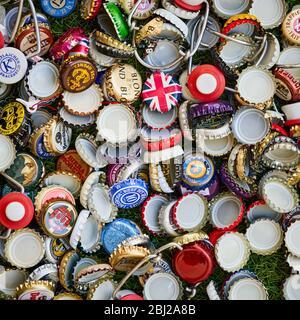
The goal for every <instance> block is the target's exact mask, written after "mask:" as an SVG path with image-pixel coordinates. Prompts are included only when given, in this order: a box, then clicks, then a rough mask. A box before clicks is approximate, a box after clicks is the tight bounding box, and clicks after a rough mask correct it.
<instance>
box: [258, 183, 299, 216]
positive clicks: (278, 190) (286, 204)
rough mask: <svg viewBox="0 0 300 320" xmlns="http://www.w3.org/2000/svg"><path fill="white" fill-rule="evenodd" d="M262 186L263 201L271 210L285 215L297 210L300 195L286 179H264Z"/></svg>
mask: <svg viewBox="0 0 300 320" xmlns="http://www.w3.org/2000/svg"><path fill="white" fill-rule="evenodd" d="M260 185H261V190H262V196H263V199H264V200H265V202H266V203H267V205H268V206H269V207H270V208H271V209H273V210H275V211H277V212H281V213H285V212H290V211H292V210H293V209H295V208H296V206H297V204H298V202H299V197H298V194H297V192H296V190H295V189H294V188H293V186H289V185H288V183H287V181H286V180H285V179H283V178H278V177H269V178H267V179H264V180H263V181H262V182H261V183H260Z"/></svg>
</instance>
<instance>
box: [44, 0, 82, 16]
mask: <svg viewBox="0 0 300 320" xmlns="http://www.w3.org/2000/svg"><path fill="white" fill-rule="evenodd" d="M40 4H41V7H42V9H43V11H44V12H45V13H47V14H48V15H49V16H51V17H54V18H64V17H66V16H68V15H69V14H71V13H72V12H73V11H74V10H75V8H76V5H77V0H40Z"/></svg>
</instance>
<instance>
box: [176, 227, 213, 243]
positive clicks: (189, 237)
mask: <svg viewBox="0 0 300 320" xmlns="http://www.w3.org/2000/svg"><path fill="white" fill-rule="evenodd" d="M204 239H209V237H208V235H207V234H206V233H205V232H204V231H202V230H200V231H198V232H190V233H187V234H184V235H182V236H179V237H176V238H174V239H173V241H174V242H176V243H178V244H181V245H184V244H188V243H191V242H196V241H201V240H204Z"/></svg>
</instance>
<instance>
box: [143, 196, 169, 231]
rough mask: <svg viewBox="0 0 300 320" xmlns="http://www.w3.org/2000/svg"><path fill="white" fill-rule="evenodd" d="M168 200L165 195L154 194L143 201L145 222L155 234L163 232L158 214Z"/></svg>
mask: <svg viewBox="0 0 300 320" xmlns="http://www.w3.org/2000/svg"><path fill="white" fill-rule="evenodd" d="M167 202H168V201H167V198H165V197H164V196H161V195H158V194H153V195H151V196H150V197H148V198H147V199H146V201H145V202H144V203H143V206H142V211H141V216H142V221H143V224H144V225H145V227H146V228H147V229H148V231H149V232H151V233H152V234H154V235H156V234H159V233H161V227H160V224H159V221H158V215H159V210H160V209H161V207H162V206H163V205H164V204H166V203H167Z"/></svg>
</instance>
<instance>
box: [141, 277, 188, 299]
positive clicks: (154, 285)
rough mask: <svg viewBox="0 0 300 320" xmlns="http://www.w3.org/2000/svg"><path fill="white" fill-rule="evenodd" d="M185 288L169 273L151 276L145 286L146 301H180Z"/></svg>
mask: <svg viewBox="0 0 300 320" xmlns="http://www.w3.org/2000/svg"><path fill="white" fill-rule="evenodd" d="M158 288H160V290H157V289H158ZM182 294H183V288H182V284H181V282H180V280H179V279H178V278H177V277H176V276H174V275H172V274H169V273H165V272H159V273H155V274H153V275H151V276H150V277H149V278H148V279H147V281H146V283H145V286H144V291H143V295H144V299H145V300H180V299H181V298H182Z"/></svg>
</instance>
